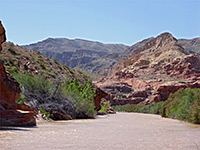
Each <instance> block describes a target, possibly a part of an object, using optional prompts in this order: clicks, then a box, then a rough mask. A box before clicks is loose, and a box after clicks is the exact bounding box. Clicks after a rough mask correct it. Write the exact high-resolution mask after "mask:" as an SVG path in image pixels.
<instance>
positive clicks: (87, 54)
mask: <svg viewBox="0 0 200 150" xmlns="http://www.w3.org/2000/svg"><path fill="white" fill-rule="evenodd" d="M23 47H24V48H27V49H29V50H37V51H39V52H41V53H42V54H44V55H46V56H48V57H49V58H51V59H57V60H58V61H59V62H60V63H63V64H66V65H67V66H69V67H76V66H78V65H81V64H86V63H88V62H91V61H92V60H94V59H97V58H99V57H101V56H104V55H106V54H112V53H120V52H122V51H124V50H125V49H126V48H127V46H125V45H122V44H103V43H100V42H93V41H87V40H82V39H75V40H70V39H67V38H48V39H46V40H43V41H41V42H38V43H34V44H30V45H24V46H23Z"/></svg>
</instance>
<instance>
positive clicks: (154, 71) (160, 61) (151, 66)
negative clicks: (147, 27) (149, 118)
mask: <svg viewBox="0 0 200 150" xmlns="http://www.w3.org/2000/svg"><path fill="white" fill-rule="evenodd" d="M199 81H200V59H199V58H198V57H197V56H195V55H191V54H189V53H188V52H187V51H186V50H185V49H184V48H183V47H182V46H181V45H179V44H178V40H177V39H175V38H174V37H173V36H172V35H171V34H170V33H163V34H161V35H159V36H157V37H156V38H151V39H150V40H149V41H148V42H146V43H145V44H144V46H143V47H140V48H138V49H136V50H134V51H133V52H132V53H131V54H130V55H129V56H128V57H126V58H124V59H122V60H121V61H119V62H117V63H116V64H115V65H113V67H112V68H111V70H110V72H109V75H108V77H106V78H104V79H102V80H101V81H99V82H97V83H96V84H97V85H98V86H99V87H100V88H102V89H103V90H105V91H106V92H108V93H109V94H110V100H111V103H112V104H113V105H116V104H127V103H130V104H148V103H151V102H158V101H164V100H166V99H167V97H168V96H169V94H170V93H171V92H175V91H176V90H178V89H179V88H181V87H183V88H185V87H200V83H199Z"/></svg>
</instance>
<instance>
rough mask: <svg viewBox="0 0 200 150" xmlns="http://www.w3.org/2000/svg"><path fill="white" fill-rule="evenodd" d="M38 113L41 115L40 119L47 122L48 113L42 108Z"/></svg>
mask: <svg viewBox="0 0 200 150" xmlns="http://www.w3.org/2000/svg"><path fill="white" fill-rule="evenodd" d="M40 113H41V114H42V118H43V119H45V120H47V119H49V118H50V113H49V112H47V111H46V110H45V109H44V108H41V109H40Z"/></svg>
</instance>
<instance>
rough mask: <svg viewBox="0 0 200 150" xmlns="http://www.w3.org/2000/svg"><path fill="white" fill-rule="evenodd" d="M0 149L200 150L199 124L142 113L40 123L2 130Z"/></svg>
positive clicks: (0, 133) (0, 131)
mask: <svg viewBox="0 0 200 150" xmlns="http://www.w3.org/2000/svg"><path fill="white" fill-rule="evenodd" d="M0 150H200V125H192V124H189V123H185V122H180V121H178V120H172V119H167V118H161V117H160V116H158V115H149V114H139V113H117V114H114V115H107V116H102V117H98V118H97V119H89V120H72V121H59V122H38V125H37V127H34V128H21V127H12V128H5V127H4V128H0Z"/></svg>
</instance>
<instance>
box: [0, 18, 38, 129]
mask: <svg viewBox="0 0 200 150" xmlns="http://www.w3.org/2000/svg"><path fill="white" fill-rule="evenodd" d="M5 40H6V36H5V29H4V28H3V26H2V24H1V22H0V41H1V43H0V51H1V50H2V47H1V44H2V43H3V42H5ZM20 93H21V90H20V88H19V84H18V83H17V82H16V81H15V79H14V78H13V77H12V76H11V75H10V74H9V73H8V72H6V71H5V68H4V66H3V64H2V63H1V62H0V126H35V125H36V121H35V118H34V114H35V113H34V109H33V108H31V107H30V106H28V105H20V104H17V103H16V99H17V98H19V96H20Z"/></svg>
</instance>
